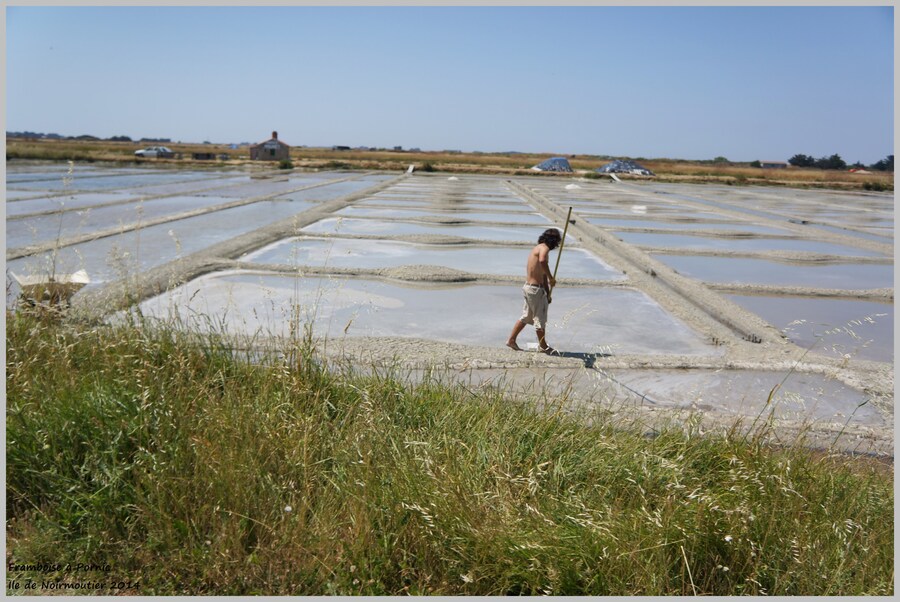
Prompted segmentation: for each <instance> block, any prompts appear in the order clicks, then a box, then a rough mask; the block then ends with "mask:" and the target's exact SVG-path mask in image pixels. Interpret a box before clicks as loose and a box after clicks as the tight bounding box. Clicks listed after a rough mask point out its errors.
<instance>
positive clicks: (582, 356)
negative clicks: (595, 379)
mask: <svg viewBox="0 0 900 602" xmlns="http://www.w3.org/2000/svg"><path fill="white" fill-rule="evenodd" d="M550 357H574V358H576V359H579V360H581V361H582V362H584V367H585V368H593V367H594V364H595V363H596V362H597V358H598V357H612V353H576V352H573V351H555V352H554V353H551V354H550Z"/></svg>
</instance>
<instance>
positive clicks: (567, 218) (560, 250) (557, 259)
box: [547, 207, 572, 297]
mask: <svg viewBox="0 0 900 602" xmlns="http://www.w3.org/2000/svg"><path fill="white" fill-rule="evenodd" d="M571 218H572V208H571V207H569V213H568V215H566V225H565V226H564V227H563V235H562V240H561V241H559V253H557V254H556V265H555V266H554V267H553V279H554V280H556V272H557V271H558V270H559V260H560V259H561V258H562V252H563V246H565V244H566V232H568V231H569V220H570V219H571ZM550 293H551V294H552V293H553V287H552V286H551V287H550ZM547 296H548V297H550V295H549V294H548V295H547Z"/></svg>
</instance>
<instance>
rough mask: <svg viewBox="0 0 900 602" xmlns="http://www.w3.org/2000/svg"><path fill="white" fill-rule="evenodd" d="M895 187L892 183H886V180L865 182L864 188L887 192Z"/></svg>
mask: <svg viewBox="0 0 900 602" xmlns="http://www.w3.org/2000/svg"><path fill="white" fill-rule="evenodd" d="M893 189H894V187H893V186H892V185H890V184H885V183H884V182H865V183H864V184H863V190H870V191H873V192H885V191H888V190H893Z"/></svg>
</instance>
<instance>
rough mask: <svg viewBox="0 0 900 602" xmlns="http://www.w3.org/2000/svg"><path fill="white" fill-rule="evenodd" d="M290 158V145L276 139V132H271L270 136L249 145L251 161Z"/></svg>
mask: <svg viewBox="0 0 900 602" xmlns="http://www.w3.org/2000/svg"><path fill="white" fill-rule="evenodd" d="M290 158H291V147H290V146H288V145H287V144H285V143H284V142H282V141H281V140H279V139H278V132H272V138H270V139H269V140H266V141H265V142H260V143H259V144H254V145H253V146H251V147H250V159H251V160H253V161H281V160H289V159H290Z"/></svg>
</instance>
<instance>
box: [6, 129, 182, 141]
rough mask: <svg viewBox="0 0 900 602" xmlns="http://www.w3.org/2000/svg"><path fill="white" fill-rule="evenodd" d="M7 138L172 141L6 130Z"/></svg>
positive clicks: (169, 139)
mask: <svg viewBox="0 0 900 602" xmlns="http://www.w3.org/2000/svg"><path fill="white" fill-rule="evenodd" d="M6 137H7V138H32V139H35V140H105V141H107V142H158V143H166V142H172V139H171V138H141V139H139V140H132V138H131V137H130V136H112V137H110V138H98V137H97V136H91V135H90V134H82V135H81V136H60V135H59V134H53V133H50V134H43V133H40V132H6Z"/></svg>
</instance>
